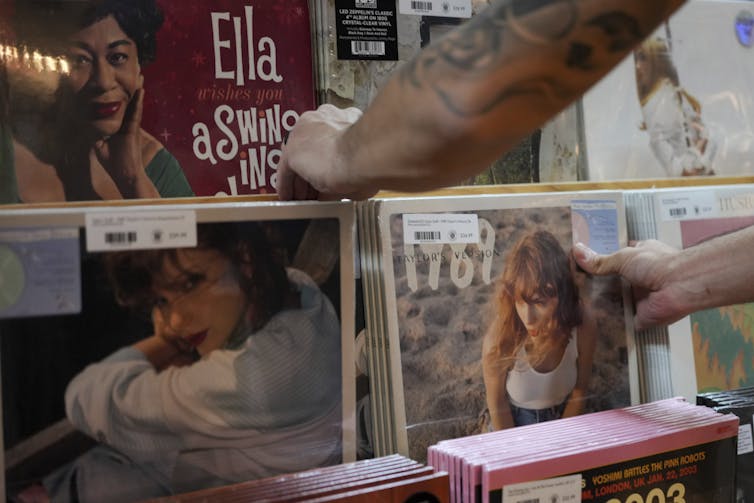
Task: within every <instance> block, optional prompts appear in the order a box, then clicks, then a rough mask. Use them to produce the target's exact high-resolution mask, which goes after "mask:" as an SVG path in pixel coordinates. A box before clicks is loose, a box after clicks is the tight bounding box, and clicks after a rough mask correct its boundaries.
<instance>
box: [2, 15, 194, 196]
mask: <svg viewBox="0 0 754 503" xmlns="http://www.w3.org/2000/svg"><path fill="white" fill-rule="evenodd" d="M161 24H162V13H161V11H160V10H159V8H158V7H157V5H156V4H155V0H84V1H77V2H70V1H63V0H57V1H40V0H28V1H23V2H20V1H17V2H15V4H14V29H15V31H16V36H15V40H16V43H17V45H18V48H19V50H20V51H24V50H27V51H29V52H30V53H32V52H34V51H36V52H37V53H39V54H40V55H41V56H43V57H45V56H47V57H49V58H50V59H49V60H47V61H48V62H50V61H51V62H54V64H49V65H48V64H45V65H40V68H30V67H29V64H28V62H25V61H11V60H9V61H6V64H5V73H6V76H7V90H6V91H7V92H6V96H5V98H6V102H7V103H8V110H7V113H5V114H4V116H3V117H1V119H2V124H0V159H2V160H3V161H4V162H2V164H1V165H2V168H1V169H0V180H1V181H2V182H3V186H2V188H0V202H2V203H15V202H24V203H36V202H51V201H71V200H98V199H128V198H157V197H179V196H192V195H193V191H192V190H191V187H190V186H189V184H188V181H187V180H186V178H185V175H184V174H183V171H182V169H181V167H180V165H179V164H178V161H177V160H176V159H175V157H173V156H172V155H171V154H170V153H169V152H168V151H167V150H165V148H164V147H163V145H162V144H161V143H160V142H158V141H157V140H156V139H155V138H154V137H153V136H151V135H150V134H148V133H147V132H146V131H144V130H143V129H142V128H141V116H142V106H143V102H144V89H143V76H142V74H141V67H142V65H144V64H146V63H148V62H150V61H151V60H152V59H153V58H154V55H155V40H156V32H157V30H158V29H159V27H160V26H161Z"/></svg>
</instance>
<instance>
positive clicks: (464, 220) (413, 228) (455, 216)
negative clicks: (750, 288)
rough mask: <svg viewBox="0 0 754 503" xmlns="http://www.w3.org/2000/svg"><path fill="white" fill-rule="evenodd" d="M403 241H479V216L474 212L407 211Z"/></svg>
mask: <svg viewBox="0 0 754 503" xmlns="http://www.w3.org/2000/svg"><path fill="white" fill-rule="evenodd" d="M403 242H404V243H405V244H421V243H448V244H453V243H478V242H479V218H478V217H477V215H476V214H474V213H406V214H404V215H403Z"/></svg>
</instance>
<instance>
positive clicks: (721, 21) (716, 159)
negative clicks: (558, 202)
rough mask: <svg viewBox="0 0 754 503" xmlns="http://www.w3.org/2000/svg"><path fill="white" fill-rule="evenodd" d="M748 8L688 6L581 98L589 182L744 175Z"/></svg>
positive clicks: (753, 8) (750, 124)
mask: <svg viewBox="0 0 754 503" xmlns="http://www.w3.org/2000/svg"><path fill="white" fill-rule="evenodd" d="M753 25H754V4H752V3H751V2H745V1H710V0H697V1H693V2H688V3H687V4H686V5H685V6H683V7H682V8H681V9H680V10H679V11H677V12H676V13H675V14H674V15H673V16H672V17H671V18H670V20H669V21H668V22H667V23H665V24H663V25H662V26H660V27H659V28H658V29H657V31H656V32H655V33H654V34H653V35H651V36H650V37H649V38H647V40H645V41H644V42H643V43H642V44H641V45H640V46H639V47H638V48H637V50H636V51H634V52H633V53H632V54H631V55H629V56H628V57H627V58H626V59H625V60H624V61H623V62H622V63H621V64H620V65H619V66H618V67H616V68H615V69H614V70H613V71H612V72H611V73H610V74H608V75H607V76H606V77H605V78H604V79H603V80H602V81H601V82H599V83H598V84H597V85H596V86H595V87H594V88H592V89H591V90H590V91H589V92H588V93H587V94H586V95H585V96H584V98H583V109H584V136H585V144H586V151H587V168H586V169H587V172H586V174H585V176H583V177H582V178H586V179H589V180H594V181H606V180H616V179H636V178H668V177H679V176H686V175H696V176H700V175H716V176H735V175H745V174H749V173H752V172H754V169H753V167H754V155H753V154H754V94H753V93H752V82H754V47H752V42H754V40H752V26H753Z"/></svg>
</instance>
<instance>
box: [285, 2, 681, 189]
mask: <svg viewBox="0 0 754 503" xmlns="http://www.w3.org/2000/svg"><path fill="white" fill-rule="evenodd" d="M518 4H522V5H518ZM523 4H526V5H523ZM682 4H683V0H662V1H659V0H605V1H603V2H587V1H581V0H573V1H568V2H563V1H550V0H547V1H542V2H528V3H527V2H506V1H500V2H492V3H491V4H490V5H489V6H488V7H486V8H484V9H483V10H481V11H480V12H479V13H477V14H476V15H474V16H472V17H471V19H469V20H468V21H466V22H464V23H462V24H460V25H459V26H458V27H457V28H455V29H453V30H452V31H450V32H449V33H447V34H446V35H445V36H444V37H442V38H440V39H439V40H437V41H436V42H434V43H432V44H429V45H428V46H426V47H425V48H423V49H422V50H421V51H420V52H419V53H418V54H417V55H416V57H415V58H414V59H413V60H411V61H409V62H407V63H406V64H404V65H402V66H401V67H400V68H399V69H398V70H397V71H396V72H394V73H393V74H392V75H391V76H390V78H389V79H388V80H387V81H386V82H385V83H384V84H383V85H382V86H381V88H380V91H379V93H378V94H377V95H376V96H375V97H374V99H373V100H372V101H371V103H370V104H369V106H368V107H367V108H366V110H365V111H364V114H363V115H361V114H360V113H358V111H357V110H355V109H346V110H338V109H337V108H335V107H334V106H332V105H323V106H322V107H320V108H319V109H318V110H317V111H315V112H312V113H305V114H303V115H302V116H301V117H300V119H299V121H298V122H297V124H296V126H295V127H294V128H293V129H292V130H291V132H290V137H289V139H288V142H287V145H285V147H284V148H283V153H282V157H281V159H280V162H279V164H278V183H277V191H278V195H279V197H280V198H281V199H313V198H321V199H333V198H338V197H349V198H352V199H363V198H365V197H369V196H371V195H373V194H375V193H376V192H377V191H378V190H380V189H386V190H398V191H403V192H418V191H424V190H431V189H436V188H438V187H446V186H449V185H457V184H459V183H462V182H463V181H464V180H467V179H468V178H469V177H471V176H473V175H476V174H478V173H479V172H481V171H483V170H484V169H485V168H487V167H489V166H490V164H491V163H492V162H494V161H495V160H496V159H498V158H499V157H500V155H501V154H503V153H505V152H506V151H508V150H509V149H511V148H513V147H514V146H515V145H516V144H517V143H519V142H520V141H521V139H523V138H524V137H526V136H527V135H529V134H530V133H531V132H532V131H534V130H535V129H536V128H538V127H540V126H541V125H542V124H544V123H545V122H546V121H547V120H548V119H550V118H551V117H553V116H554V115H556V114H557V113H559V112H560V111H562V110H563V109H565V108H566V107H567V106H568V105H569V104H570V103H572V102H573V101H575V100H576V99H578V98H579V97H580V96H581V95H582V94H583V93H584V92H585V91H586V90H587V89H589V88H590V87H591V86H592V85H593V84H594V83H596V82H597V81H598V80H600V79H601V78H602V77H603V76H604V75H605V74H607V73H608V71H609V70H610V69H612V68H613V67H614V66H616V65H617V64H618V63H619V62H621V61H622V60H623V59H624V58H625V56H626V55H627V54H628V53H629V52H630V51H631V50H632V49H633V48H634V46H635V45H637V44H639V43H640V42H641V41H642V40H643V39H644V38H645V37H647V36H648V35H649V34H650V33H652V31H653V30H654V29H655V28H656V27H657V26H658V25H659V24H660V23H661V22H662V21H663V20H665V19H666V18H667V17H668V16H669V15H670V14H671V13H672V12H673V11H675V9H677V8H678V7H680V6H681V5H682Z"/></svg>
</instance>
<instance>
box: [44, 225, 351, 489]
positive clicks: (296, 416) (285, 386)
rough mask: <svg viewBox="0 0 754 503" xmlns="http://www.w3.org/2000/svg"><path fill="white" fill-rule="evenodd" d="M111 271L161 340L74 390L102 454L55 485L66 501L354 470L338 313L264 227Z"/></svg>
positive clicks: (126, 300) (152, 254) (52, 479)
mask: <svg viewBox="0 0 754 503" xmlns="http://www.w3.org/2000/svg"><path fill="white" fill-rule="evenodd" d="M105 265H106V270H107V272H108V276H109V278H110V280H111V283H112V285H113V286H114V289H115V294H116V297H117V299H118V301H119V302H120V303H121V304H123V305H125V306H128V307H130V308H133V309H134V310H136V311H138V312H148V313H150V314H151V319H152V325H153V329H154V330H153V335H151V336H149V337H147V338H145V339H143V340H141V341H139V342H137V343H136V344H134V345H133V346H128V347H125V348H122V349H120V350H118V351H116V352H115V353H113V354H112V355H110V356H109V357H107V358H105V359H104V360H102V361H100V362H98V363H95V364H92V365H90V366H88V367H86V368H85V369H84V370H83V371H82V372H81V373H80V374H79V375H77V376H76V377H75V378H74V379H73V380H72V381H71V382H70V383H69V385H68V388H67V390H66V395H65V403H66V412H67V416H68V418H69V420H70V421H71V422H72V423H73V424H74V425H75V426H76V427H77V428H78V429H80V430H81V431H83V432H84V433H86V434H87V435H89V436H91V437H93V438H95V439H97V440H98V441H99V442H100V445H99V446H97V447H95V448H94V449H92V450H90V451H89V452H88V453H87V454H85V455H83V456H82V457H80V458H79V459H77V460H76V461H74V462H73V463H71V464H69V465H66V466H65V467H63V468H62V469H59V470H58V471H56V472H55V473H53V474H52V475H50V476H48V477H47V478H46V479H45V480H44V487H45V489H46V491H47V493H48V495H49V496H50V497H51V498H52V500H53V501H68V498H69V496H70V495H71V494H73V497H72V500H74V501H108V502H110V501H141V500H143V499H147V498H152V497H158V496H167V495H171V494H175V493H179V492H187V491H192V490H197V489H200V488H207V487H214V486H219V485H224V484H229V483H233V482H240V481H245V480H252V479H256V478H260V477H266V476H272V475H277V474H281V473H289V472H295V471H300V470H303V469H307V468H313V467H318V466H326V465H332V464H335V463H338V462H340V461H341V459H342V457H341V455H342V442H341V438H342V421H343V411H342V405H341V363H340V362H341V350H340V322H339V320H338V316H337V313H336V311H335V309H334V308H333V305H332V304H331V302H330V301H329V300H328V298H327V297H326V296H325V295H324V294H323V293H322V292H321V291H320V290H319V288H318V287H317V285H316V284H315V283H314V282H313V281H312V280H311V279H310V278H309V276H307V275H306V274H305V273H303V272H302V271H299V270H296V269H291V268H285V267H283V265H282V264H281V263H280V260H279V258H278V254H275V253H273V250H272V249H271V247H270V245H269V244H268V240H267V238H266V235H265V233H264V232H263V231H262V230H261V229H260V227H258V226H257V224H256V223H253V222H252V223H248V222H246V223H233V224H212V225H200V226H199V227H198V246H197V247H196V248H190V249H168V250H145V251H134V252H118V253H112V254H108V255H107V256H106V258H105Z"/></svg>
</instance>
